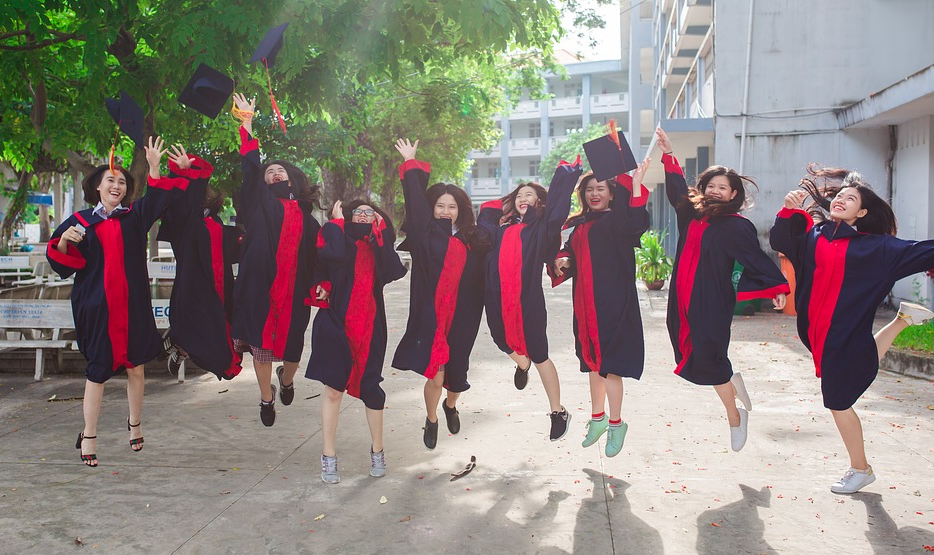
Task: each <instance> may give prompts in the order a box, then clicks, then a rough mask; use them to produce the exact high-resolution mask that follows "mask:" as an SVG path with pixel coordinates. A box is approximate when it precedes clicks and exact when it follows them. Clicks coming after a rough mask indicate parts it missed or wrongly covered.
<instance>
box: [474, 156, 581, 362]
mask: <svg viewBox="0 0 934 555" xmlns="http://www.w3.org/2000/svg"><path fill="white" fill-rule="evenodd" d="M581 173H582V170H581V163H580V157H578V159H577V161H576V162H575V163H574V164H569V163H568V162H565V161H563V160H562V161H561V164H560V165H559V166H558V168H557V169H556V170H555V175H554V177H552V179H551V185H550V186H549V188H548V201H547V202H546V204H545V208H544V210H541V211H539V210H536V209H535V208H534V207H529V209H528V210H527V211H526V213H525V217H524V218H522V220H521V221H519V220H518V219H517V220H516V221H515V222H512V223H507V224H506V225H503V226H500V225H499V219H500V217H501V216H502V210H503V208H502V202H501V201H499V200H493V201H489V202H486V203H484V204H483V205H482V206H481V207H480V216H479V218H478V225H479V226H482V227H484V228H485V229H487V230H488V232H489V233H490V235H491V236H492V237H493V250H492V252H491V253H490V256H489V257H488V258H487V261H486V295H485V303H486V321H487V325H488V326H489V327H490V335H491V336H492V337H493V341H494V342H495V343H496V346H497V347H499V349H500V350H501V351H503V352H504V353H507V354H508V353H511V352H513V351H515V352H516V353H518V354H520V355H526V356H528V357H529V358H530V359H531V360H532V362H534V363H536V364H539V363H542V362H544V361H545V360H547V359H548V336H547V332H546V327H547V322H546V320H547V314H546V312H545V293H544V292H543V291H542V268H543V266H544V265H545V264H551V263H553V262H554V260H555V255H556V254H557V253H558V249H559V248H560V247H561V227H562V226H563V225H564V221H565V220H566V219H567V217H568V212H570V211H571V192H572V191H573V190H574V186H575V185H576V184H577V180H578V178H580V176H581Z"/></svg>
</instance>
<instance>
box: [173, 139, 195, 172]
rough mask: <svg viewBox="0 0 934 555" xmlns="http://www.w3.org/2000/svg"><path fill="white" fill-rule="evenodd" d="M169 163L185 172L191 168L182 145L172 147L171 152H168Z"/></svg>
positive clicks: (189, 160)
mask: <svg viewBox="0 0 934 555" xmlns="http://www.w3.org/2000/svg"><path fill="white" fill-rule="evenodd" d="M169 162H172V163H173V164H175V165H176V166H177V167H178V169H180V170H187V169H188V168H190V167H191V158H189V157H188V153H187V152H185V147H183V146H182V145H175V146H173V147H172V151H171V152H169Z"/></svg>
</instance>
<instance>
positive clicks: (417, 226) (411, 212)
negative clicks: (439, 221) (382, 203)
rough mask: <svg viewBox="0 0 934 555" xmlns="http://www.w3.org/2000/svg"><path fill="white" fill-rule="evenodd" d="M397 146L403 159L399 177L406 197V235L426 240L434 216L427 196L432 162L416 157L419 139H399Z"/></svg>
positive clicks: (418, 239) (409, 237)
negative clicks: (410, 140)
mask: <svg viewBox="0 0 934 555" xmlns="http://www.w3.org/2000/svg"><path fill="white" fill-rule="evenodd" d="M395 148H396V150H398V151H399V154H401V155H402V160H403V162H402V164H401V165H400V166H399V179H401V180H402V195H403V196H404V197H405V233H406V237H407V238H408V239H410V240H412V241H416V242H420V241H424V240H425V238H426V237H427V236H428V228H429V226H430V225H431V220H432V218H434V214H433V212H432V207H431V206H429V205H428V197H426V196H425V190H426V189H427V188H428V178H429V176H430V175H431V164H429V163H427V162H422V161H419V160H417V159H416V158H415V154H416V152H417V151H418V140H416V141H415V143H411V142H409V140H408V139H399V140H397V141H396V144H395Z"/></svg>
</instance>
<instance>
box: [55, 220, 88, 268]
mask: <svg viewBox="0 0 934 555" xmlns="http://www.w3.org/2000/svg"><path fill="white" fill-rule="evenodd" d="M77 223H78V219H77V218H75V217H74V216H73V215H72V216H69V217H68V218H67V219H66V220H65V221H64V222H62V224H61V225H60V226H58V227H57V228H56V229H55V233H53V234H52V238H51V239H49V243H48V245H47V246H46V252H45V256H46V258H47V259H48V261H49V265H50V266H52V269H53V270H55V272H56V273H57V274H58V275H60V276H61V277H62V279H67V278H69V277H71V276H72V275H74V274H75V273H76V272H77V271H78V270H82V269H84V267H85V265H87V260H86V258H85V255H86V252H87V251H86V244H87V241H86V240H85V241H81V242H80V243H78V244H77V245H75V244H74V243H71V242H69V243H68V249H67V252H66V253H64V254H62V253H61V252H60V251H59V250H58V248H57V247H58V244H59V242H60V241H61V240H62V234H63V233H65V231H67V230H68V228H69V227H71V226H73V225H76V224H77Z"/></svg>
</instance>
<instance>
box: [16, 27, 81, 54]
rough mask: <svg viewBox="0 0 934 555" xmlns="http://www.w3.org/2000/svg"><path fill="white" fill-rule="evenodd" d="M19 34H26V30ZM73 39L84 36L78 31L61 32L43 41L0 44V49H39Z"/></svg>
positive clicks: (25, 50)
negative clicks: (53, 37) (57, 35)
mask: <svg viewBox="0 0 934 555" xmlns="http://www.w3.org/2000/svg"><path fill="white" fill-rule="evenodd" d="M19 34H26V32H25V31H23V32H20V33H19ZM3 38H5V37H0V40H2V39H3ZM73 39H84V37H83V36H81V35H79V34H78V33H69V34H62V35H61V36H59V37H58V38H55V39H46V40H43V41H39V42H33V43H28V44H21V45H12V44H0V50H10V51H14V52H28V51H30V50H39V49H42V48H45V47H46V46H51V45H53V44H58V43H61V42H68V41H70V40H73Z"/></svg>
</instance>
